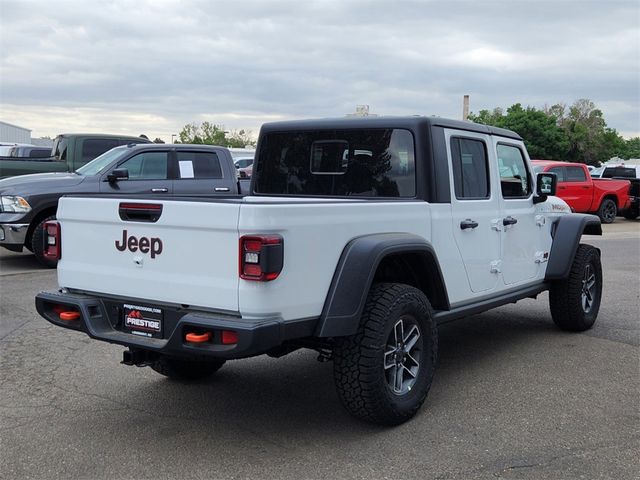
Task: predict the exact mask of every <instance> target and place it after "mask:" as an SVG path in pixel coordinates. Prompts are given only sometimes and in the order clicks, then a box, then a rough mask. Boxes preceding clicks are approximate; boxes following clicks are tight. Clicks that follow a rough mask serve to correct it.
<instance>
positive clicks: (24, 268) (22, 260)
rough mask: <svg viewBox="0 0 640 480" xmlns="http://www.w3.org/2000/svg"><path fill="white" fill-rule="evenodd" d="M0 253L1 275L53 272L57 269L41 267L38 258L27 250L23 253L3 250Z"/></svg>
mask: <svg viewBox="0 0 640 480" xmlns="http://www.w3.org/2000/svg"><path fill="white" fill-rule="evenodd" d="M2 250H3V251H2V252H0V274H1V275H7V274H13V273H27V272H31V271H38V270H51V271H55V269H50V268H47V267H45V266H43V265H41V264H40V263H39V262H38V261H37V260H36V256H35V255H34V254H33V253H31V252H29V251H27V250H25V251H24V252H23V253H14V252H9V251H7V250H4V249H2Z"/></svg>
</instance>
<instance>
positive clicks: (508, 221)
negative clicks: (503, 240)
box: [502, 216, 518, 227]
mask: <svg viewBox="0 0 640 480" xmlns="http://www.w3.org/2000/svg"><path fill="white" fill-rule="evenodd" d="M516 223H518V219H517V218H513V217H511V216H509V217H506V218H503V219H502V225H504V226H505V227H506V226H507V225H515V224H516Z"/></svg>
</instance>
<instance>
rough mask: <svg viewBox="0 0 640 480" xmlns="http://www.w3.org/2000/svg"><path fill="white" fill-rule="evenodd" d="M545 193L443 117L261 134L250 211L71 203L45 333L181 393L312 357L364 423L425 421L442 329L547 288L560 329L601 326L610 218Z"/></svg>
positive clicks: (550, 180)
mask: <svg viewBox="0 0 640 480" xmlns="http://www.w3.org/2000/svg"><path fill="white" fill-rule="evenodd" d="M555 182H556V179H555V175H554V174H544V173H543V174H539V175H538V176H537V178H536V177H534V175H533V173H532V168H531V164H530V161H529V156H528V155H527V151H526V149H525V146H524V144H523V142H522V139H521V138H520V137H519V136H518V135H517V134H516V133H514V132H511V131H507V130H502V129H497V128H493V127H487V126H484V125H476V124H473V123H469V122H460V121H453V120H445V119H441V118H435V117H404V118H399V117H398V118H384V117H378V118H357V119H354V118H349V119H333V120H313V121H296V122H278V123H270V124H266V125H264V126H263V127H262V129H261V132H260V138H259V142H258V149H257V155H256V163H255V168H254V171H253V178H252V181H251V193H250V195H248V196H244V197H242V196H233V197H226V198H221V197H213V196H210V197H202V196H200V197H194V196H184V197H179V196H174V197H172V198H166V197H160V196H155V197H154V196H151V195H145V196H133V195H128V196H124V197H123V196H121V197H117V196H115V197H114V196H106V195H103V196H96V195H93V196H91V197H89V196H82V195H76V196H69V197H63V198H62V199H61V201H60V203H59V207H58V221H57V222H51V223H48V224H47V226H46V232H47V233H46V235H45V236H44V237H45V242H46V251H47V255H50V256H51V257H52V258H56V259H58V260H59V263H58V281H59V285H60V289H59V291H57V292H43V293H40V294H38V296H37V297H36V306H37V309H38V312H39V313H40V315H42V316H43V317H44V318H46V319H47V320H48V321H49V322H51V323H53V324H55V325H59V326H62V327H65V328H70V329H73V330H79V331H82V332H85V333H86V334H88V335H89V336H90V337H92V338H94V339H96V340H102V341H106V342H111V343H116V344H120V345H123V346H125V347H127V350H126V351H125V352H124V359H123V363H125V364H128V365H138V366H141V365H149V366H151V368H153V369H154V370H156V371H157V372H159V373H161V374H163V375H166V376H169V377H172V378H181V379H185V378H187V379H188V378H201V377H205V376H207V375H211V374H212V373H214V372H215V371H216V370H218V369H219V368H220V367H222V365H223V364H224V363H225V361H226V360H228V359H236V358H243V357H250V356H254V355H260V354H265V353H266V354H268V355H272V356H282V355H285V354H287V353H289V352H292V351H294V350H296V349H299V348H311V349H315V350H317V351H318V352H320V356H319V358H320V359H322V360H333V364H334V376H335V384H336V388H337V391H338V395H339V397H340V399H341V401H342V403H343V404H344V406H345V407H346V408H347V410H348V411H349V412H350V413H352V414H353V415H355V416H356V417H359V418H361V419H364V420H367V421H370V422H374V423H380V424H387V425H394V424H399V423H401V422H403V421H406V420H408V419H409V418H411V417H412V416H413V415H414V414H415V413H416V412H417V410H418V409H419V408H420V406H421V404H422V403H423V401H424V400H425V398H426V396H427V393H428V391H429V388H430V385H431V381H432V378H433V374H434V369H435V366H436V359H437V346H438V342H437V338H438V330H437V325H438V324H439V323H442V322H447V321H450V320H453V319H456V318H460V317H464V316H468V315H472V314H476V313H478V312H482V311H484V310H488V309H491V308H494V307H498V306H500V305H504V304H507V303H511V302H516V301H518V300H520V299H523V298H527V297H536V295H538V294H539V293H541V292H543V291H545V290H548V291H549V293H550V295H549V298H550V306H551V317H552V318H553V321H554V322H555V323H556V324H557V325H558V326H559V327H560V328H561V329H563V330H571V331H583V330H586V329H588V328H590V327H591V326H592V325H593V323H594V322H595V320H596V316H597V314H598V310H599V307H600V299H601V291H602V269H601V265H600V252H599V250H598V249H596V248H594V247H592V246H589V245H585V244H581V243H580V241H581V237H582V235H583V234H591V235H601V234H602V231H601V226H600V220H599V219H598V217H596V216H592V215H579V214H572V213H570V209H569V208H568V206H567V205H566V204H565V203H564V202H563V201H562V200H560V199H558V198H556V197H554V196H553V193H554V192H555Z"/></svg>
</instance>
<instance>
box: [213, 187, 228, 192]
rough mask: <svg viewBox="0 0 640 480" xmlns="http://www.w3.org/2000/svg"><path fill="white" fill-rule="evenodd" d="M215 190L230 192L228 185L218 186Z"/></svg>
mask: <svg viewBox="0 0 640 480" xmlns="http://www.w3.org/2000/svg"><path fill="white" fill-rule="evenodd" d="M214 190H215V191H216V192H228V191H229V188H228V187H216V188H215V189H214Z"/></svg>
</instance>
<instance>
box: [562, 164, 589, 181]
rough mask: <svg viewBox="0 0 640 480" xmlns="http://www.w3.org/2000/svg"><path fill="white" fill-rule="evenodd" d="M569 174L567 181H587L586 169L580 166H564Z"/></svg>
mask: <svg viewBox="0 0 640 480" xmlns="http://www.w3.org/2000/svg"><path fill="white" fill-rule="evenodd" d="M564 168H565V173H566V175H567V178H566V181H567V182H586V181H587V176H586V175H585V174H584V170H583V169H582V168H580V167H564Z"/></svg>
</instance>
